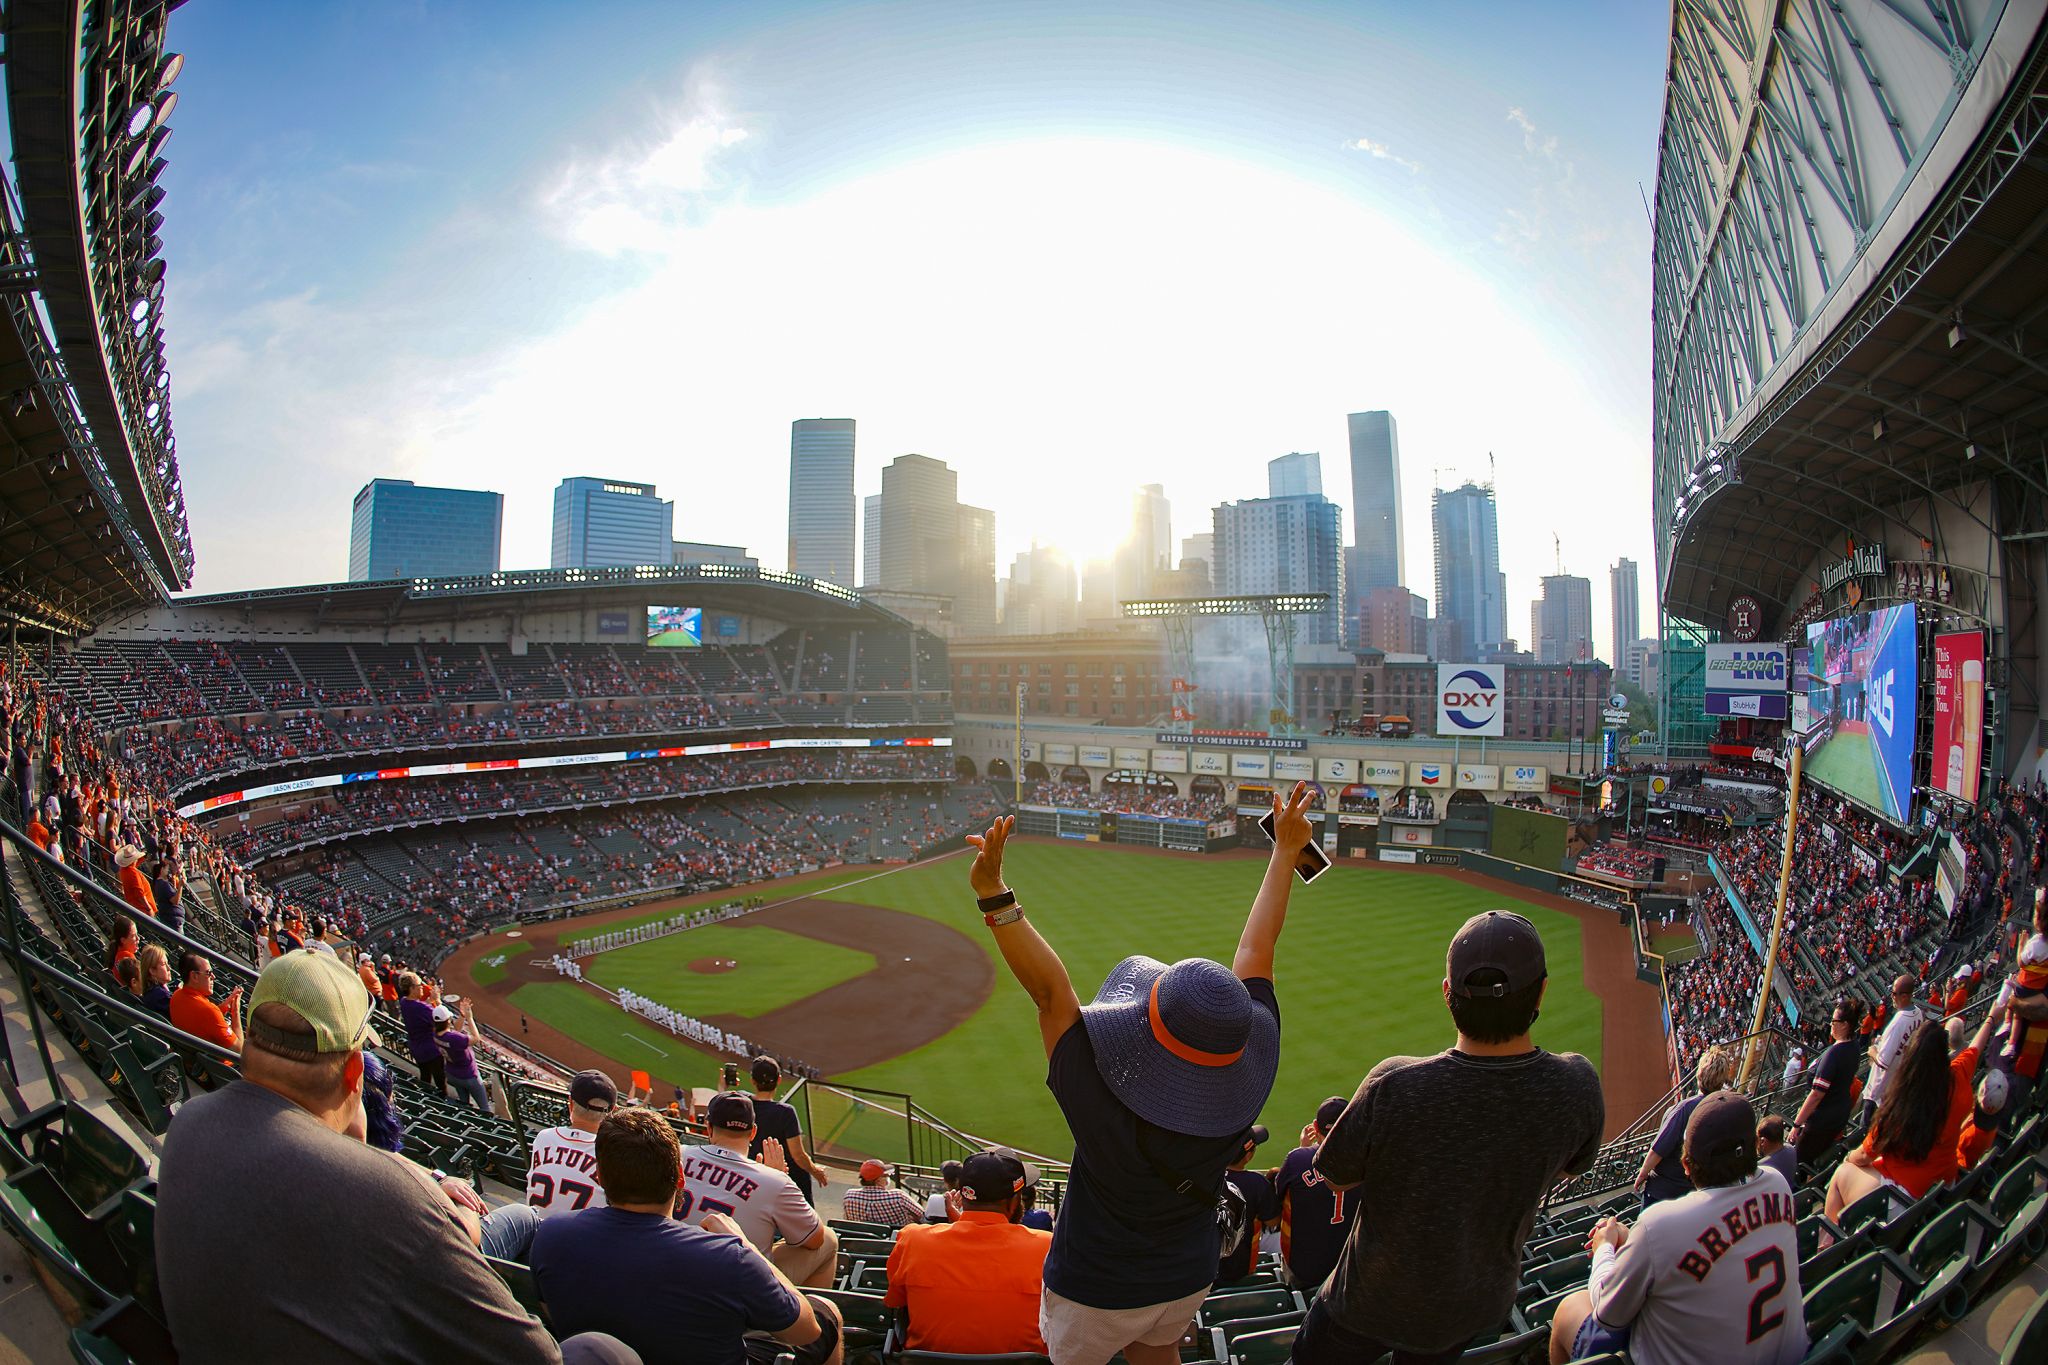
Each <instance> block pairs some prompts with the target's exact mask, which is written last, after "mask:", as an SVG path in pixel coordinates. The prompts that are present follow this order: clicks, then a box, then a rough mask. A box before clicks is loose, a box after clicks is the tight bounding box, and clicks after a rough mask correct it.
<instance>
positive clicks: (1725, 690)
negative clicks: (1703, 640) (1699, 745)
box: [1706, 641, 1790, 720]
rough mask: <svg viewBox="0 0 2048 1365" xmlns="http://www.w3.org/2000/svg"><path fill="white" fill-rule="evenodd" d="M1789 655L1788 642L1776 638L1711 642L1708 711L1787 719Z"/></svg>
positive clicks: (1707, 679)
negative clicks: (1786, 646) (1747, 641)
mask: <svg viewBox="0 0 2048 1365" xmlns="http://www.w3.org/2000/svg"><path fill="white" fill-rule="evenodd" d="M1788 657H1789V656H1788V654H1787V652H1786V648H1785V646H1784V645H1783V644H1780V643H1778V642H1776V641H1766V642H1763V643H1760V644H1747V645H1708V646H1707V657H1706V694H1707V701H1706V714H1708V715H1710V716H1755V717H1756V718H1757V719H1759V720H1784V719H1785V717H1786V715H1787V714H1788V712H1789V710H1790V698H1789V696H1788V694H1787V692H1786V690H1785V687H1786V681H1787V678H1788V675H1789V673H1790V670H1789V669H1788V668H1787V667H1786V662H1787V659H1788Z"/></svg>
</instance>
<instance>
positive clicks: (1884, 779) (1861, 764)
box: [1804, 602, 1920, 824]
mask: <svg viewBox="0 0 2048 1365" xmlns="http://www.w3.org/2000/svg"><path fill="white" fill-rule="evenodd" d="M1916 627H1917V621H1916V619H1915V616H1914V611H1913V604H1912V603H1910V602H1909V603H1907V604H1906V605H1905V606H1901V607H1886V608H1884V609H1883V610H1882V611H1873V612H1866V613H1864V614H1863V615H1860V616H1844V617H1842V618H1840V619H1838V620H1834V621H1822V622H1819V623H1817V624H1815V625H1810V626H1808V627H1807V628H1806V644H1807V649H1808V658H1807V679H1806V711H1807V723H1808V725H1809V726H1810V727H1811V728H1810V729H1809V730H1808V731H1807V733H1806V737H1805V741H1804V743H1805V746H1806V752H1807V759H1806V775H1807V776H1808V777H1810V778H1812V779H1813V780H1814V781H1816V782H1819V783H1821V784H1822V785H1824V786H1827V787H1831V788H1833V789H1834V790H1835V791H1838V792H1840V793H1841V794H1842V795H1844V796H1846V797H1848V798H1849V799H1850V800H1852V801H1855V802H1858V803H1860V804H1862V805H1864V806H1867V807H1869V808H1870V809H1871V810H1874V811H1877V812H1879V813H1881V814H1883V815H1884V816H1886V817H1887V818H1889V819H1892V820H1896V821H1898V822H1899V823H1901V824H1904V823H1905V822H1906V821H1907V820H1909V819H1911V818H1912V813H1913V744H1914V736H1915V735H1916V734H1917V733H1918V728H1917V727H1918V724H1919V719H1920V714H1919V713H1920V651H1919V635H1918V632H1917V629H1916Z"/></svg>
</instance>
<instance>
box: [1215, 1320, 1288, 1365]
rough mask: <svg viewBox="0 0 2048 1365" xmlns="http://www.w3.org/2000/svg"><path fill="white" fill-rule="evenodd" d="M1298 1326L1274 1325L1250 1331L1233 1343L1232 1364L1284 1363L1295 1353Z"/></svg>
mask: <svg viewBox="0 0 2048 1365" xmlns="http://www.w3.org/2000/svg"><path fill="white" fill-rule="evenodd" d="M1296 1330H1297V1329H1296V1328H1293V1327H1272V1328H1268V1329H1267V1330H1265V1331H1263V1332H1249V1333H1247V1334H1245V1335H1244V1336H1241V1337H1239V1338H1238V1339H1237V1340H1236V1341H1234V1342H1232V1343H1231V1347H1230V1365H1284V1362H1285V1361H1286V1360H1287V1358H1288V1357H1289V1356H1291V1355H1292V1354H1294V1335H1295V1332H1296Z"/></svg>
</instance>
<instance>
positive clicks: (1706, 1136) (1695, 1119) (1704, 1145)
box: [1685, 1090, 1756, 1162]
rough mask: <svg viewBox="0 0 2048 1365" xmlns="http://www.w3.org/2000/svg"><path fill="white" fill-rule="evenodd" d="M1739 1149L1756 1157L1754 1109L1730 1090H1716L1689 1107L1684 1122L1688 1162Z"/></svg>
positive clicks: (1711, 1159) (1721, 1155) (1750, 1156)
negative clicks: (1689, 1112)
mask: <svg viewBox="0 0 2048 1365" xmlns="http://www.w3.org/2000/svg"><path fill="white" fill-rule="evenodd" d="M1738 1149H1739V1150H1741V1151H1742V1152H1743V1153H1744V1154H1746V1155H1747V1156H1748V1157H1749V1159H1750V1160H1751V1161H1752V1162H1754V1161H1755V1160H1756V1110H1754V1109H1752V1108H1751V1107H1750V1103H1749V1101H1748V1099H1746V1098H1744V1097H1743V1096H1741V1095H1739V1094H1737V1093H1736V1092H1735V1091H1733V1090H1716V1091H1715V1092H1714V1093H1713V1094H1711V1095H1707V1096H1705V1097H1703V1098H1702V1099H1701V1100H1700V1102H1699V1103H1698V1104H1696V1105H1694V1106H1693V1110H1692V1117H1691V1118H1689V1119H1687V1120H1686V1121H1685V1155H1686V1159H1687V1160H1689V1161H1694V1162H1699V1161H1713V1160H1718V1159H1719V1158H1721V1157H1724V1156H1727V1155H1728V1154H1730V1153H1731V1152H1734V1151H1736V1150H1738Z"/></svg>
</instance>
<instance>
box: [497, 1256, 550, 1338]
mask: <svg viewBox="0 0 2048 1365" xmlns="http://www.w3.org/2000/svg"><path fill="white" fill-rule="evenodd" d="M484 1260H486V1261H488V1262H489V1263H490V1266H491V1269H492V1270H495V1271H497V1272H498V1278H499V1279H501V1280H503V1281H504V1282H505V1288H507V1289H509V1290H511V1291H512V1297H513V1298H515V1299H517V1300H518V1301H519V1306H520V1307H521V1308H524V1309H525V1310H526V1311H527V1312H529V1313H531V1314H533V1315H534V1316H535V1317H536V1318H539V1319H540V1320H541V1321H542V1322H543V1323H545V1322H546V1321H547V1320H548V1315H547V1310H546V1309H545V1308H543V1307H542V1306H541V1301H540V1283H539V1282H538V1281H537V1280H535V1279H534V1278H533V1271H532V1269H531V1268H529V1267H527V1266H523V1265H521V1264H519V1262H517V1261H501V1260H499V1259H498V1258H497V1257H496V1256H486V1257H484Z"/></svg>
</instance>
